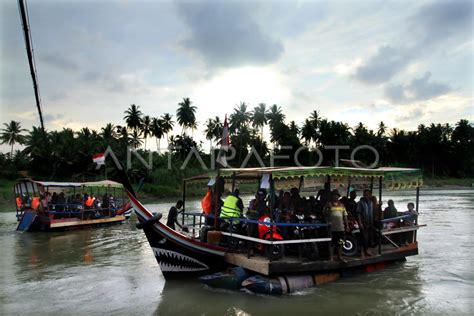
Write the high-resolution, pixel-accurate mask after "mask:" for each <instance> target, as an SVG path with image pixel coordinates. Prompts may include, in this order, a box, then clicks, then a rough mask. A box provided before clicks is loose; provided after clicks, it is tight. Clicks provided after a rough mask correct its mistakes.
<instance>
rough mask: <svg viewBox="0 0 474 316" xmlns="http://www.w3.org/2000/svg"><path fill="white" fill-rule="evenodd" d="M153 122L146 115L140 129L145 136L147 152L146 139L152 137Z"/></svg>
mask: <svg viewBox="0 0 474 316" xmlns="http://www.w3.org/2000/svg"><path fill="white" fill-rule="evenodd" d="M151 123H152V120H151V118H150V116H149V115H145V116H144V117H143V119H142V125H141V127H140V129H141V133H142V135H143V139H144V140H145V150H146V139H147V138H148V136H150V135H152V132H151V128H152V125H151Z"/></svg>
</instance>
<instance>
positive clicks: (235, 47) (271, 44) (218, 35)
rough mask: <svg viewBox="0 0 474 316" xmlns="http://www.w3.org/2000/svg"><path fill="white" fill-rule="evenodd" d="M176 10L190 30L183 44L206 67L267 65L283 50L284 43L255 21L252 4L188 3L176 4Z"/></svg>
mask: <svg viewBox="0 0 474 316" xmlns="http://www.w3.org/2000/svg"><path fill="white" fill-rule="evenodd" d="M178 12H179V14H180V16H181V17H182V18H183V20H184V22H185V24H186V25H187V26H188V27H189V30H190V36H189V37H188V38H187V39H185V40H184V42H183V45H184V47H186V48H188V49H190V50H192V51H194V52H196V53H197V54H198V55H200V56H201V57H202V58H203V60H204V61H205V62H206V64H207V65H209V66H214V67H232V66H241V65H263V64H269V63H272V62H274V61H276V60H277V59H278V58H279V57H280V56H281V55H282V53H283V44H282V43H281V42H280V41H278V40H276V39H273V38H272V37H271V36H270V35H268V34H267V33H265V32H264V30H263V29H262V28H261V26H260V25H259V24H258V23H257V19H256V16H255V8H254V4H245V3H237V2H227V3H223V2H202V3H201V2H200V3H189V2H187V3H180V4H178Z"/></svg>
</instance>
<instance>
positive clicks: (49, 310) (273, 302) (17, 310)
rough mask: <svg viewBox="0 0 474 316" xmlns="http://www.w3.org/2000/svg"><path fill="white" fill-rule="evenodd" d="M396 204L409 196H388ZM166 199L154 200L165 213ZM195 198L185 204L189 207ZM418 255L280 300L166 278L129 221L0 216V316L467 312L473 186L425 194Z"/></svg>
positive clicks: (473, 291) (473, 278) (473, 279)
mask: <svg viewBox="0 0 474 316" xmlns="http://www.w3.org/2000/svg"><path fill="white" fill-rule="evenodd" d="M388 198H392V199H394V200H395V203H396V205H397V207H398V209H399V210H403V209H404V206H405V205H406V204H407V203H408V202H410V201H413V192H396V193H393V192H389V193H387V194H386V196H385V197H384V200H385V201H386V200H387V199H388ZM170 203H171V202H168V203H165V202H162V203H157V204H150V205H148V207H149V208H150V209H152V210H154V211H162V212H166V211H167V209H168V208H169V206H170ZM193 204H194V205H196V206H197V205H198V201H192V202H190V203H188V204H187V206H188V208H189V207H191V206H192V205H193ZM419 221H420V223H424V224H427V225H428V227H426V228H422V229H421V230H420V231H419V233H418V240H419V243H420V255H418V256H416V257H409V258H408V259H407V261H406V262H405V263H399V264H395V265H392V266H389V267H388V268H387V269H385V270H379V271H376V272H373V273H370V274H363V275H358V276H357V277H353V278H350V279H343V280H340V281H338V282H335V283H331V284H327V285H325V286H323V287H321V288H314V289H311V290H307V291H302V292H299V293H295V294H292V295H289V296H284V297H266V296H256V295H252V294H248V293H245V292H226V291H219V290H211V289H208V288H205V287H204V286H203V285H201V284H200V283H198V282H196V281H192V280H191V281H173V282H165V280H164V279H163V277H162V275H161V273H160V270H159V268H158V266H157V263H156V261H155V258H154V257H153V254H152V252H151V250H150V248H149V246H148V244H147V241H146V238H145V236H144V235H143V233H142V232H141V231H140V230H136V229H135V228H134V223H133V222H134V221H133V220H132V221H130V222H127V223H125V224H122V225H118V226H112V227H108V228H98V229H87V230H80V231H74V232H66V233H17V232H16V231H15V227H16V221H15V216H14V213H12V212H2V213H0V245H1V248H0V249H1V253H0V256H1V257H0V263H1V265H0V269H1V270H0V282H1V287H0V314H1V315H17V314H36V315H38V314H41V315H44V314H48V315H86V314H87V315H97V314H101V313H112V314H118V315H130V314H137V315H147V314H148V315H149V314H159V315H246V314H250V315H288V314H298V315H308V314H315V313H317V312H320V313H322V314H349V315H392V314H394V313H400V314H429V315H431V314H440V315H446V314H449V315H459V314H472V312H473V303H472V302H473V301H474V272H473V271H474V269H473V265H474V260H473V258H474V255H473V251H474V248H473V246H472V244H473V241H472V237H473V233H472V232H473V229H472V225H473V224H474V190H433V191H424V192H422V198H421V200H420V218H419Z"/></svg>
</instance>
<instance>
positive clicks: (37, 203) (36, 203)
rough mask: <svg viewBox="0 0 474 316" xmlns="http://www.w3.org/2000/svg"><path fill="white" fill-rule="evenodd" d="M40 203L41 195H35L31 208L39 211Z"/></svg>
mask: <svg viewBox="0 0 474 316" xmlns="http://www.w3.org/2000/svg"><path fill="white" fill-rule="evenodd" d="M40 205H41V202H40V199H39V197H37V196H33V199H32V200H31V209H33V210H35V211H38V210H39V207H40Z"/></svg>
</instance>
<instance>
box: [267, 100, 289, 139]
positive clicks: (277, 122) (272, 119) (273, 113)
mask: <svg viewBox="0 0 474 316" xmlns="http://www.w3.org/2000/svg"><path fill="white" fill-rule="evenodd" d="M267 118H268V125H269V126H270V141H271V142H272V143H273V147H275V142H276V140H277V139H278V138H279V136H280V135H281V134H282V131H283V130H284V128H283V126H282V125H284V123H285V122H284V121H285V114H283V112H282V110H281V107H279V106H278V105H276V104H273V105H272V106H271V107H270V110H269V111H268V114H267Z"/></svg>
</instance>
